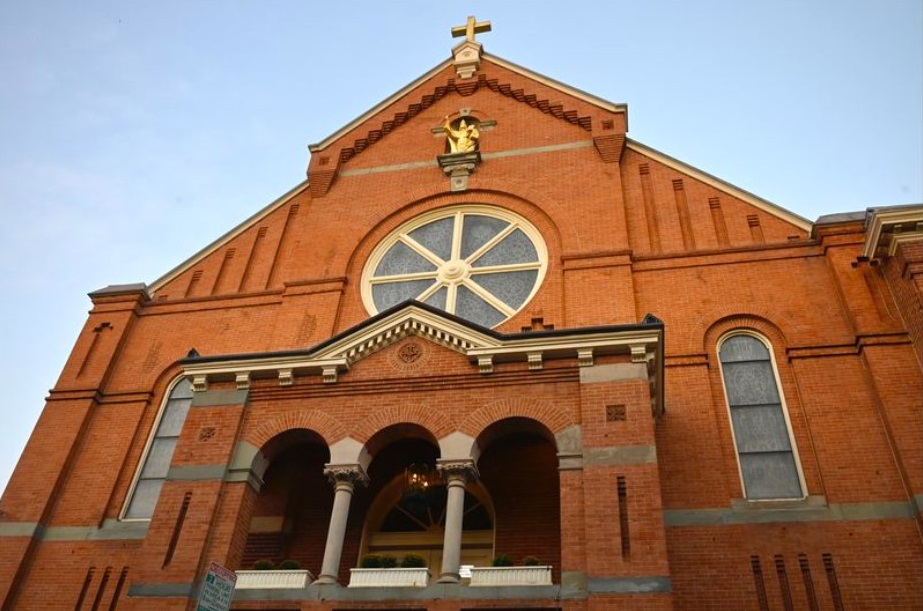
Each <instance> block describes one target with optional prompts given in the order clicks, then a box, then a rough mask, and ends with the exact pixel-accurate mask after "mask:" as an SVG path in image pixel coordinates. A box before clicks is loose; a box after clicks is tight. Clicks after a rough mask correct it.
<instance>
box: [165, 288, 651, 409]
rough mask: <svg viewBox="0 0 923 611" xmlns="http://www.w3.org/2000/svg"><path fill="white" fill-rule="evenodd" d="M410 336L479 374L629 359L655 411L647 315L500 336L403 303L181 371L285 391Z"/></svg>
mask: <svg viewBox="0 0 923 611" xmlns="http://www.w3.org/2000/svg"><path fill="white" fill-rule="evenodd" d="M410 336H415V337H419V338H421V339H423V340H426V341H429V342H432V343H433V344H436V345H439V346H442V347H444V348H447V349H449V350H453V351H455V352H457V353H459V354H462V355H464V356H465V357H467V359H468V361H469V363H470V365H471V367H474V368H477V370H478V371H479V372H480V373H481V374H482V375H489V374H491V373H493V371H494V368H495V366H497V365H499V364H502V363H508V362H516V361H520V362H525V363H528V368H529V369H530V370H541V369H542V368H543V366H544V363H545V361H547V360H551V359H571V360H573V361H574V362H575V364H576V365H578V366H580V367H590V366H592V365H593V364H594V362H595V361H594V359H596V358H599V357H601V356H608V355H616V354H624V355H628V356H630V358H631V361H632V362H635V363H645V364H646V365H647V368H648V372H649V378H650V380H651V384H652V396H655V397H657V399H656V401H655V405H654V406H653V408H654V411H655V413H657V412H658V411H659V410H660V409H661V407H660V406H661V405H662V402H661V401H660V396H661V395H662V370H663V323H662V322H661V321H659V320H658V319H656V318H654V317H652V316H648V317H645V320H644V321H642V322H641V323H639V324H635V325H613V326H606V327H590V328H581V329H568V330H553V331H536V332H531V333H516V334H502V333H497V332H495V331H493V330H490V329H486V328H484V327H480V326H478V325H474V324H471V323H468V322H466V321H464V320H462V319H460V318H457V317H455V316H451V315H449V314H446V313H445V312H442V311H441V310H437V309H435V308H431V307H429V306H426V305H424V304H420V303H417V302H407V303H405V304H401V305H399V306H396V307H395V308H392V309H390V310H388V311H386V312H383V313H381V314H379V315H378V316H375V317H373V318H370V319H368V320H367V321H365V322H363V323H361V324H359V325H357V326H355V327H353V328H352V329H348V330H346V331H344V332H343V333H341V334H339V335H337V336H335V337H333V338H331V339H330V340H328V341H326V342H324V343H322V344H319V345H317V346H315V347H313V348H310V349H308V350H303V351H283V352H266V353H256V354H238V355H219V356H201V355H194V356H192V357H189V358H186V359H184V360H183V361H182V365H183V369H184V372H185V374H186V376H188V377H189V378H190V379H191V380H192V383H193V388H194V389H195V390H197V391H203V390H206V389H207V387H208V384H209V383H210V382H217V381H222V382H226V381H234V382H235V384H236V386H237V388H238V389H245V388H249V386H250V383H251V380H253V379H257V378H277V379H278V381H279V384H280V385H282V386H289V385H292V384H293V383H294V380H295V378H297V377H300V376H321V377H322V379H323V381H324V382H325V383H327V384H334V383H336V382H338V381H339V379H340V376H341V375H343V374H346V373H347V372H349V370H350V368H351V367H352V365H353V364H355V363H356V362H358V361H360V360H362V359H364V358H366V357H368V356H370V355H372V354H374V353H376V352H378V351H380V350H382V349H384V348H386V347H388V346H391V345H392V344H394V343H396V342H399V341H401V340H403V339H404V338H407V337H410Z"/></svg>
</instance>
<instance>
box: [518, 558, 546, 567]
mask: <svg viewBox="0 0 923 611" xmlns="http://www.w3.org/2000/svg"><path fill="white" fill-rule="evenodd" d="M522 564H523V566H542V561H541V560H539V559H538V558H536V557H535V556H526V557H525V558H523V559H522Z"/></svg>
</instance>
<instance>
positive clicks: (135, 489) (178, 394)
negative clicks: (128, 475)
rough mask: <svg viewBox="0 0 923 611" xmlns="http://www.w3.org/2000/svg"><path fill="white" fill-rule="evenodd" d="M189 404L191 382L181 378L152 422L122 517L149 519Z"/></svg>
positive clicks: (164, 479) (165, 475)
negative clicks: (150, 431) (149, 435)
mask: <svg viewBox="0 0 923 611" xmlns="http://www.w3.org/2000/svg"><path fill="white" fill-rule="evenodd" d="M190 405H192V384H190V383H189V380H187V379H185V378H181V379H180V380H178V381H177V382H176V383H175V384H174V385H173V388H172V389H170V393H169V394H168V395H167V399H166V400H165V401H164V404H163V407H162V408H161V410H160V413H159V414H158V416H157V421H156V422H155V423H154V432H153V435H151V438H150V439H149V440H148V445H147V447H146V448H145V450H144V456H143V458H142V460H141V467H140V468H139V469H138V473H137V474H136V475H135V481H134V483H133V485H132V487H131V491H130V492H129V495H128V502H127V503H126V504H125V511H124V513H123V515H122V517H123V519H126V520H149V519H150V518H151V516H152V515H154V508H155V507H156V506H157V499H158V498H160V489H161V488H162V487H163V483H164V481H166V479H167V472H168V471H169V470H170V462H171V461H172V460H173V451H174V450H175V449H176V442H177V441H178V440H179V434H180V431H182V430H183V423H184V422H186V414H187V413H188V412H189V406H190Z"/></svg>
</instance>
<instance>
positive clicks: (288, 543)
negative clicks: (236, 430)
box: [239, 429, 333, 571]
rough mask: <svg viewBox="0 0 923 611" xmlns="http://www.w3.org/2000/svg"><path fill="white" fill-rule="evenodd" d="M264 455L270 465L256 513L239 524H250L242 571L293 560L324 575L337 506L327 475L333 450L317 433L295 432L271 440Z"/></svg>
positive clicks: (242, 516)
mask: <svg viewBox="0 0 923 611" xmlns="http://www.w3.org/2000/svg"><path fill="white" fill-rule="evenodd" d="M260 453H261V455H262V456H263V457H264V458H265V459H266V460H267V461H268V463H269V464H268V467H267V468H266V471H265V473H264V474H263V485H262V487H261V488H260V491H259V494H258V495H256V498H255V499H254V502H253V505H252V508H251V510H250V511H249V512H242V514H241V516H240V518H239V519H242V520H246V522H247V526H246V532H247V538H246V543H245V545H244V551H243V554H242V558H241V560H240V568H243V569H250V568H252V567H253V564H254V562H255V561H256V560H270V561H272V562H276V563H278V562H280V561H282V560H285V559H292V560H295V561H297V562H298V563H299V564H301V566H303V567H304V568H306V569H309V570H311V571H318V570H319V569H320V567H321V562H322V561H323V550H324V543H325V540H326V535H327V530H326V529H327V524H328V522H329V520H330V511H331V507H332V505H333V489H332V488H331V486H330V484H329V483H328V482H327V478H326V476H325V475H324V465H325V464H326V463H327V462H329V460H330V450H329V448H328V447H327V444H326V443H325V442H324V439H323V438H322V437H321V436H320V435H319V434H318V433H317V432H315V431H311V430H307V429H290V430H288V431H285V432H283V433H280V434H278V435H276V436H274V437H272V438H271V439H269V440H268V441H267V442H266V443H265V444H264V445H263V447H262V448H261V450H260ZM244 514H246V515H244Z"/></svg>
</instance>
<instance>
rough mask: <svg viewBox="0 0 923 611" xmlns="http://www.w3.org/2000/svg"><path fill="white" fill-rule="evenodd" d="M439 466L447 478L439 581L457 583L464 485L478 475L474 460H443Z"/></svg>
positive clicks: (437, 466) (463, 508)
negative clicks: (443, 537)
mask: <svg viewBox="0 0 923 611" xmlns="http://www.w3.org/2000/svg"><path fill="white" fill-rule="evenodd" d="M436 468H437V469H439V471H440V473H442V475H443V477H445V480H446V490H447V498H446V508H445V539H444V541H443V544H442V572H441V573H440V574H439V583H458V581H459V576H458V567H459V564H460V561H461V541H462V518H463V517H464V514H465V485H466V484H467V483H468V482H469V481H472V480H473V479H475V478H476V477H477V475H478V470H477V467H475V465H474V461H473V460H471V459H463V460H440V461H437V465H436Z"/></svg>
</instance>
